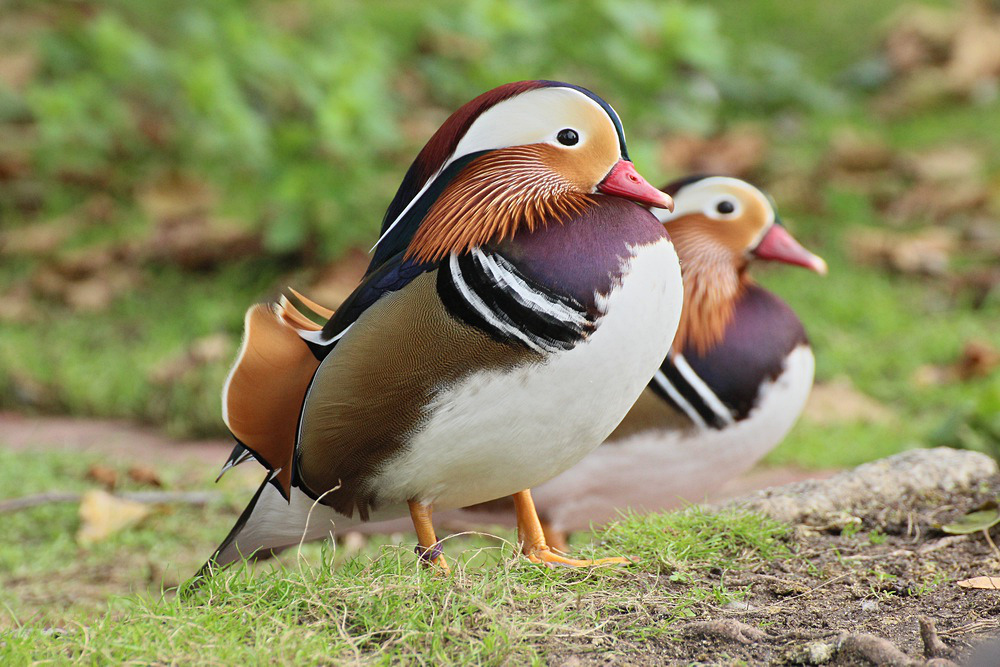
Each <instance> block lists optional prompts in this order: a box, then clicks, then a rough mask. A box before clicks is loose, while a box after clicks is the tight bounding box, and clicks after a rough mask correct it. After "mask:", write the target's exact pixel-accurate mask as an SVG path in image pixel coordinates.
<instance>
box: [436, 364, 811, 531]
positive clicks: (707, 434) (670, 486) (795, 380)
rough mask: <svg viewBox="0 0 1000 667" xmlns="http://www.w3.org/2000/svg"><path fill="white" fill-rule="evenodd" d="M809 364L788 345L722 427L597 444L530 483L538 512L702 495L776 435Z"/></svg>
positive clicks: (577, 518) (570, 518) (579, 520)
mask: <svg viewBox="0 0 1000 667" xmlns="http://www.w3.org/2000/svg"><path fill="white" fill-rule="evenodd" d="M814 368H815V360H814V358H813V354H812V351H811V350H810V349H809V347H808V346H805V345H803V346H800V347H798V348H796V349H795V350H794V351H793V352H792V353H791V354H790V355H789V356H788V359H787V360H786V362H785V369H784V371H783V372H782V374H781V375H779V376H778V378H777V379H776V380H775V381H774V382H769V383H767V384H766V385H764V386H763V387H762V388H761V392H760V398H759V401H758V404H757V406H756V407H755V408H754V410H753V412H751V413H750V415H749V416H748V417H747V418H746V419H743V420H741V421H738V422H735V423H734V424H732V425H731V426H727V427H726V428H724V429H712V428H696V427H692V428H690V429H686V430H659V431H647V432H644V433H639V434H636V435H634V436H631V437H629V438H627V439H624V440H620V441H617V442H615V443H611V444H607V445H604V446H602V447H600V448H598V449H597V451H595V452H594V453H593V454H590V455H589V456H587V457H586V458H585V459H584V460H583V461H581V462H580V463H579V465H577V466H575V467H573V468H571V469H570V470H568V471H566V472H565V473H563V474H562V475H559V476H558V477H556V478H555V479H552V480H551V481H549V482H547V483H545V484H542V485H541V486H539V487H537V488H536V489H534V491H533V492H532V495H533V496H534V499H535V504H536V506H537V507H538V510H539V512H541V513H543V515H544V516H546V517H547V518H548V519H549V520H550V521H551V522H552V524H553V527H554V528H556V529H559V530H582V529H586V528H587V527H589V526H590V524H591V523H594V524H601V523H604V522H606V521H609V520H611V519H613V518H615V517H616V516H617V511H618V510H620V509H625V508H629V507H631V508H633V509H636V510H641V511H651V512H655V511H662V510H666V509H671V508H675V507H679V506H681V505H683V504H684V503H690V502H700V501H702V500H704V499H705V497H706V495H707V494H709V493H712V492H716V491H718V490H719V488H720V487H721V486H722V485H723V483H724V482H726V481H727V480H729V479H732V478H734V477H736V476H737V475H740V474H742V473H744V472H746V471H747V470H749V469H750V468H751V467H752V466H753V465H754V464H755V463H756V462H757V461H759V460H760V459H761V458H762V457H763V456H764V455H765V454H767V452H769V451H770V450H771V449H773V448H774V447H775V446H776V445H777V444H778V443H779V442H781V441H782V440H783V439H784V437H785V436H786V435H787V434H788V431H789V430H791V428H792V426H793V425H794V424H795V422H796V420H798V418H799V415H800V414H801V413H802V410H803V408H804V407H805V404H806V399H807V398H808V397H809V391H810V389H811V388H812V383H813V371H814ZM468 516H475V515H474V514H468ZM441 520H447V517H441Z"/></svg>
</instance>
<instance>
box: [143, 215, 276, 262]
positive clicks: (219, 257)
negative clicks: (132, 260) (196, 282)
mask: <svg viewBox="0 0 1000 667" xmlns="http://www.w3.org/2000/svg"><path fill="white" fill-rule="evenodd" d="M262 248H263V241H262V239H261V236H260V234H259V233H258V232H256V231H253V230H249V229H246V228H244V227H243V226H241V225H240V224H239V223H238V222H237V221H235V220H225V219H222V218H211V217H208V216H204V215H197V216H193V217H181V218H169V219H164V220H161V221H160V223H159V224H157V226H156V228H155V229H154V231H153V233H152V235H151V236H150V237H149V238H148V239H147V240H146V242H145V243H144V244H143V246H142V248H141V253H142V255H143V256H144V257H145V258H146V259H149V260H153V261H159V262H164V263H169V264H175V265H178V266H180V267H182V268H185V269H189V270H203V269H210V268H212V267H214V266H218V265H219V264H223V263H225V262H231V261H233V260H237V259H241V258H244V257H253V256H256V255H259V254H260V253H261V252H262Z"/></svg>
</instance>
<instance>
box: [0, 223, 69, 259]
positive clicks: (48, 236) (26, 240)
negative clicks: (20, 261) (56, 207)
mask: <svg viewBox="0 0 1000 667" xmlns="http://www.w3.org/2000/svg"><path fill="white" fill-rule="evenodd" d="M78 226H79V225H78V221H77V220H76V219H75V218H72V217H69V216H64V217H61V218H56V219H55V220H50V221H48V222H41V223H36V224H33V225H25V226H23V227H17V228H15V229H10V230H7V231H5V232H3V234H0V252H2V253H3V254H5V255H10V256H15V255H25V256H29V257H37V256H44V255H50V254H52V253H54V252H55V251H56V250H58V249H59V246H61V245H62V243H63V242H64V241H65V240H66V239H68V238H69V237H70V235H71V234H73V233H74V232H75V231H76V230H77V228H78Z"/></svg>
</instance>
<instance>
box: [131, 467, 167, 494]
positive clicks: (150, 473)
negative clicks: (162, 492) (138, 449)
mask: <svg viewBox="0 0 1000 667" xmlns="http://www.w3.org/2000/svg"><path fill="white" fill-rule="evenodd" d="M128 478H129V479H130V480H132V481H133V482H135V483H136V484H143V485H145V486H155V487H156V488H158V489H161V488H163V480H162V479H160V475H159V473H157V472H156V471H155V470H153V469H152V468H150V467H148V466H140V465H134V466H132V467H131V468H129V469H128Z"/></svg>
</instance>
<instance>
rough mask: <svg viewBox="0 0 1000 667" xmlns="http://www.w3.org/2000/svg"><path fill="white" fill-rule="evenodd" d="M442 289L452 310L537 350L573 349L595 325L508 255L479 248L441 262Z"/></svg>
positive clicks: (507, 340) (467, 320) (501, 337)
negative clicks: (524, 272) (520, 269)
mask: <svg viewBox="0 0 1000 667" xmlns="http://www.w3.org/2000/svg"><path fill="white" fill-rule="evenodd" d="M437 290H438V295H439V296H440V297H441V301H442V302H443V303H444V305H445V307H446V308H447V309H448V312H449V313H451V314H452V315H453V316H455V317H457V318H458V319H460V320H462V321H463V322H465V323H467V324H469V325H471V326H474V327H476V328H478V329H481V330H482V331H485V332H486V333H488V334H489V335H490V336H491V337H492V338H494V339H495V340H499V341H502V342H505V343H516V344H519V345H523V346H525V347H527V348H529V349H531V350H534V351H536V352H542V353H548V352H556V351H559V350H569V349H572V348H573V347H575V346H576V344H577V343H579V342H580V341H582V340H584V339H585V338H586V337H587V336H588V335H589V334H590V332H592V331H593V330H594V328H595V326H596V324H595V319H594V318H593V317H592V316H591V315H589V314H588V313H587V310H586V309H585V308H584V306H583V305H582V304H581V303H579V302H578V301H576V300H575V299H573V298H571V297H568V296H566V295H563V294H558V293H557V292H554V291H553V290H551V289H548V288H546V287H545V286H543V285H540V284H539V283H537V282H536V281H534V280H532V279H530V278H528V277H527V276H525V275H524V274H523V273H521V272H520V271H519V270H518V269H517V267H515V266H514V265H513V264H511V263H510V262H509V261H508V260H507V259H505V258H504V257H502V256H500V255H498V254H495V253H487V252H483V251H482V250H480V249H478V248H476V249H474V250H472V252H470V253H467V254H463V255H451V256H449V257H448V259H447V260H445V261H444V262H442V263H441V267H440V268H439V269H438V279H437Z"/></svg>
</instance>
